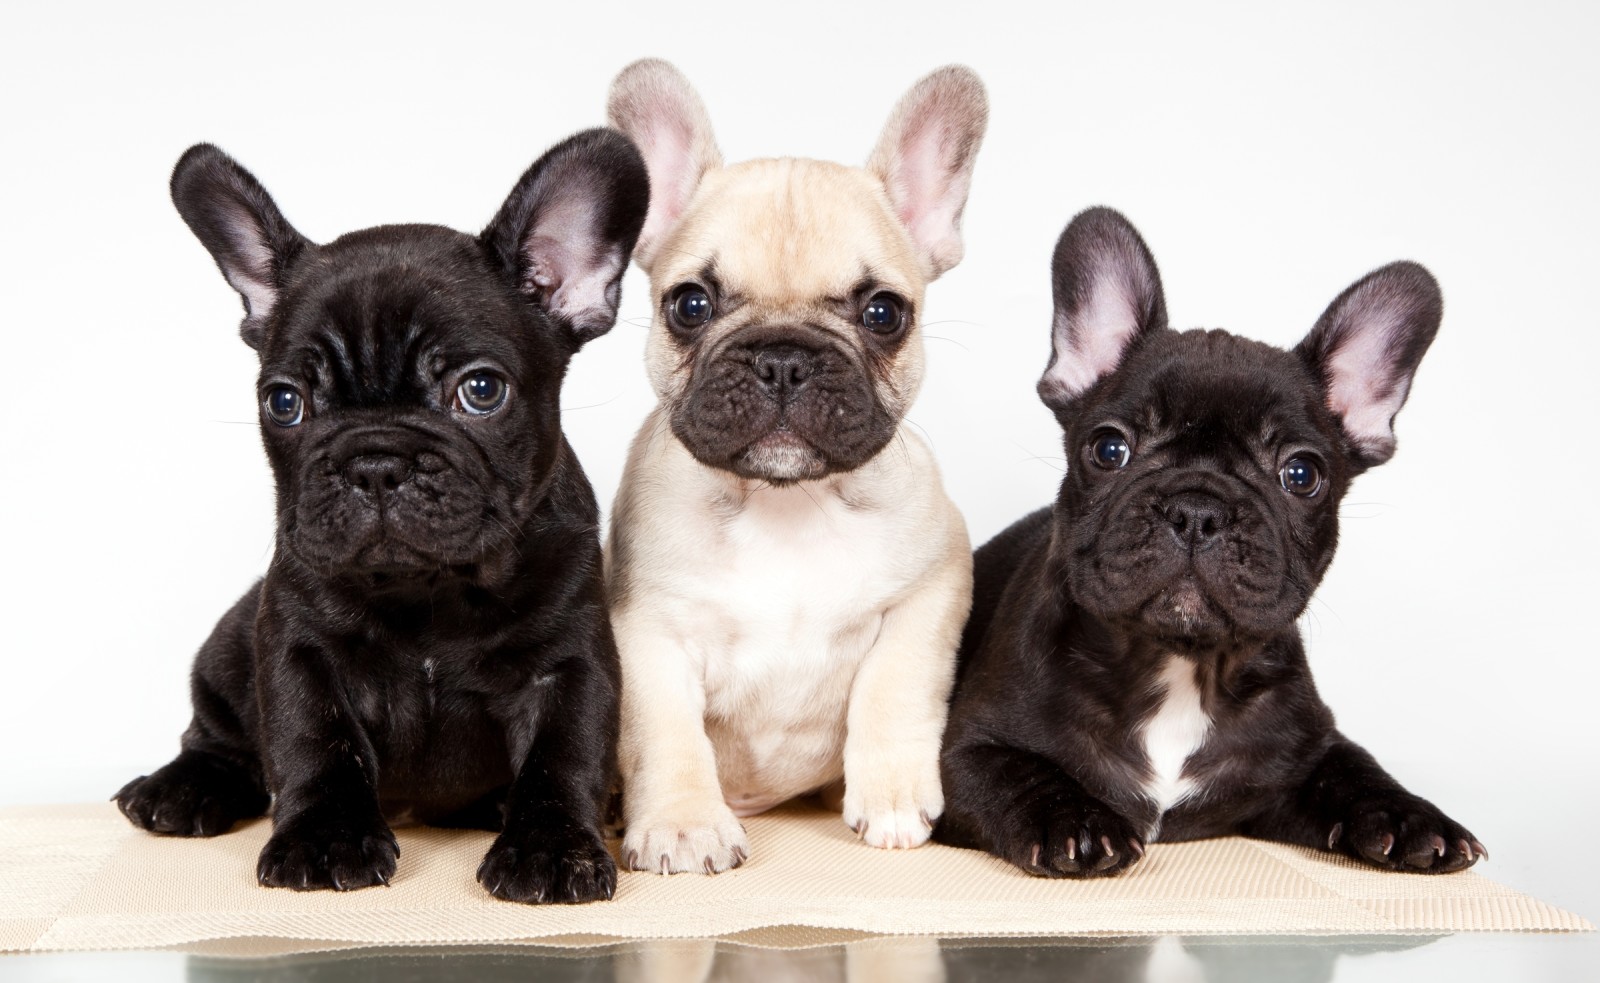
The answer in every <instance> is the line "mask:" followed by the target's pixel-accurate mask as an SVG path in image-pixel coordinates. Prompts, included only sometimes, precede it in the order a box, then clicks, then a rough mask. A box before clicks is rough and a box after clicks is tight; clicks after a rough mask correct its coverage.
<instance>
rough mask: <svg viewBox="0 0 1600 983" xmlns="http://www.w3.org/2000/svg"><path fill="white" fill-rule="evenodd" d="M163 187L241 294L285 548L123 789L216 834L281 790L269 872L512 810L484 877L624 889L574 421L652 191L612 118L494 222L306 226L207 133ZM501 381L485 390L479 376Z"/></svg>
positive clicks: (598, 593)
mask: <svg viewBox="0 0 1600 983" xmlns="http://www.w3.org/2000/svg"><path fill="white" fill-rule="evenodd" d="M172 187H173V198H174V201H175V203H176V204H177V206H178V209H179V211H180V213H181V214H182V215H183V217H184V219H185V221H187V222H188V224H189V225H190V227H191V228H192V229H193V230H194V231H195V233H196V235H197V236H198V237H199V238H200V240H201V241H202V242H203V243H204V244H205V245H206V246H207V248H208V249H210V250H211V252H212V254H213V256H214V258H216V260H217V263H218V265H219V266H220V267H221V268H222V271H223V273H224V275H225V276H226V277H227V279H228V281H229V282H230V283H232V284H233V285H234V286H235V287H236V288H237V289H239V291H240V293H241V294H242V295H243V296H244V298H245V303H246V319H245V324H244V328H243V332H244V335H245V338H246V340H247V341H249V342H250V343H251V344H252V346H253V347H255V348H256V349H257V350H258V351H259V353H260V356H261V375H260V383H259V385H260V390H261V396H262V398H263V401H264V402H265V401H266V400H267V398H268V397H269V396H270V395H271V394H272V393H273V392H274V391H275V390H279V389H283V388H288V389H292V390H293V391H294V392H295V394H296V396H297V398H298V399H299V401H300V403H299V405H302V406H303V408H304V412H303V419H301V421H300V422H299V423H297V424H293V425H287V426H285V425H281V424H279V423H277V422H273V420H272V419H271V418H270V416H268V415H267V414H266V413H265V412H264V414H263V419H262V424H261V428H262V436H263V439H264V441H265V444H266V449H267V455H268V458H269V459H270V461H271V464H272V469H273V473H274V476H275V478H276V481H277V503H278V505H277V508H278V531H277V543H276V548H275V551H274V554H273V558H272V561H271V564H270V566H269V569H268V572H267V575H266V577H265V579H264V580H263V581H261V582H260V583H258V584H257V585H256V586H254V587H252V588H251V589H250V591H249V592H248V593H247V594H246V595H245V596H244V597H243V598H242V599H241V600H240V601H239V602H238V603H237V604H236V605H235V606H234V607H233V609H232V610H230V611H229V612H228V613H227V614H226V615H224V616H223V618H222V620H221V622H220V623H219V624H218V625H217V627H216V630H215V631H214V632H213V633H212V636H211V638H210V639H209V640H208V641H207V642H206V643H205V645H204V646H203V647H202V648H201V650H200V653H199V655H198V657H197V658H196V660H195V666H194V671H193V675H192V680H191V690H192V698H193V703H194V718H193V721H192V723H191V724H190V726H189V729H188V730H187V731H186V732H185V733H184V735H183V738H182V752H181V753H180V754H179V755H178V757H177V758H176V759H174V760H173V761H172V762H171V763H169V764H167V765H166V766H165V767H163V768H161V769H159V770H158V771H156V772H155V773H154V774H152V775H149V776H144V777H140V778H137V779H135V780H133V781H132V782H129V783H128V784H127V786H125V787H124V788H123V789H122V790H121V791H120V792H118V793H117V795H116V800H117V803H118V805H119V806H120V807H121V809H122V811H123V812H124V813H125V814H126V815H127V817H128V818H129V819H130V820H131V821H132V822H133V823H134V824H135V825H138V826H140V827H143V828H144V829H147V830H151V831H153V832H157V833H166V834H173V835H183V836H214V835H217V834H219V833H224V832H226V831H227V830H228V829H229V828H230V827H232V826H233V825H234V824H235V823H236V822H238V821H240V820H243V819H249V818H252V817H255V816H259V815H261V814H262V813H264V812H265V811H266V810H267V809H268V806H269V804H270V806H271V810H272V817H273V834H272V837H271V839H270V840H269V841H268V843H267V845H266V847H265V849H264V850H263V851H262V854H261V858H260V864H259V868H258V877H259V880H260V882H261V883H262V884H265V885H271V886H280V887H291V888H297V889H314V888H334V889H338V890H349V889H353V888H360V887H366V886H369V885H373V884H380V883H381V884H387V883H388V882H389V880H390V878H391V877H392V876H393V875H394V873H395V869H396V861H397V857H398V853H399V851H398V847H397V844H396V841H395V838H394V836H393V834H392V833H391V831H390V824H391V823H399V822H422V823H429V824H433V825H440V826H461V827H473V828H482V829H488V830H492V831H494V832H496V833H498V834H499V836H498V838H497V839H496V840H495V842H494V844H493V846H492V847H491V848H490V850H489V852H488V855H487V856H486V857H485V858H484V860H483V863H482V866H481V867H480V869H479V871H478V879H479V880H480V881H481V882H482V883H483V885H484V886H485V887H486V888H487V889H488V890H489V891H491V892H492V893H494V894H495V895H496V896H498V897H501V898H505V899H508V900H512V901H521V902H583V901H590V900H594V899H599V898H607V897H610V896H611V893H612V891H613V890H614V887H615V881H616V871H615V865H614V864H613V862H612V860H611V857H610V855H609V854H608V852H607V851H606V848H605V845H604V842H603V840H602V819H603V817H602V810H603V808H604V806H605V802H606V797H607V795H608V794H609V791H610V788H611V783H612V779H613V764H614V762H613V758H614V754H615V742H616V732H617V712H618V688H619V675H620V670H619V665H618V660H617V653H616V647H615V643H614V642H613V640H612V636H611V628H610V623H609V621H608V619H607V616H606V610H605V596H604V584H603V580H602V569H601V558H600V545H599V539H598V526H599V510H598V508H597V506H596V502H595V497H594V493H593V491H592V489H591V488H590V486H589V483H588V481H587V479H586V478H585V477H584V473H583V470H582V468H581V467H580V466H579V464H578V461H577V459H576V458H575V457H574V455H573V452H572V448H571V447H570V446H569V445H568V443H567V441H566V439H565V437H564V436H563V434H562V432H561V420H560V409H559V400H560V392H561V383H562V378H563V376H564V374H565V371H566V367H567V363H568V361H569V359H570V358H571V356H572V355H573V354H574V353H575V352H576V351H577V350H578V348H579V347H580V346H581V345H582V344H583V343H584V342H585V341H586V340H588V339H589V338H592V337H594V336H596V335H597V334H600V333H603V332H604V331H605V330H606V329H608V328H609V327H610V326H611V324H612V323H613V322H614V320H615V317H616V303H617V289H618V284H619V283H620V280H621V276H622V272H623V270H624V269H625V268H626V265H627V261H628V257H629V254H630V253H631V250H632V248H633V244H634V240H635V239H636V237H637V236H638V233H639V229H640V226H641V225H642V223H643V221H644V215H645V210H646V205H647V201H648V184H647V178H646V173H645V168H644V164H643V161H642V160H641V159H640V157H639V155H638V152H637V151H636V150H635V149H634V147H633V145H632V144H631V143H629V142H628V140H627V139H626V138H624V137H622V136H621V135H620V134H617V133H614V132H611V131H606V130H592V131H588V132H585V133H581V134H578V135H577V136H575V137H572V138H571V139H569V140H567V141H566V142H564V143H562V144H560V145H558V146H557V147H555V148H553V149H552V150H551V151H550V152H549V153H547V154H546V155H545V156H544V157H543V158H541V159H540V160H539V161H538V162H537V163H536V164H535V165H534V166H533V167H532V168H530V169H529V171H528V172H527V173H526V174H525V175H524V176H523V178H522V179H521V181H519V182H518V185H517V187H516V188H515V190H513V192H512V194H511V196H510V198H509V199H508V200H507V202H506V205H505V206H504V207H503V208H502V209H501V211H500V214H499V215H498V216H496V218H495V219H494V221H493V222H492V223H491V224H490V226H489V227H488V229H486V230H485V232H484V233H483V234H482V235H481V236H478V237H472V236H468V235H464V234H462V233H459V232H455V231H452V230H449V229H445V228H440V227H436V226H424V225H397V226H383V227H379V228H374V229H368V230H364V231H361V232H354V233H351V234H349V235H346V236H343V237H341V238H339V239H338V240H336V241H334V242H332V243H329V244H327V245H315V244H312V243H311V242H309V241H307V240H306V239H304V238H303V237H302V236H300V235H299V234H298V233H297V232H295V231H294V230H293V228H292V227H290V226H289V224H288V223H287V222H286V221H285V220H284V219H283V217H282V215H281V214H280V213H279V211H278V209H277V207H276V206H275V205H274V204H273V203H272V200H271V199H270V198H269V197H268V196H267V194H266V192H265V191H264V190H263V189H262V188H261V185H260V184H259V183H258V182H256V180H255V179H254V178H253V177H251V176H250V175H249V174H248V173H247V172H246V171H244V170H243V169H242V168H241V167H239V165H237V164H236V163H234V162H233V161H232V160H231V159H229V158H228V157H227V156H226V155H224V154H223V153H222V152H221V151H220V150H217V149H216V148H215V147H211V146H207V145H201V146H197V147H195V148H193V149H191V150H190V151H189V152H188V153H186V154H185V155H184V156H183V158H182V159H181V160H180V161H179V163H178V166H177V169H176V171H175V173H174V175H173V182H172ZM481 375H488V376H492V377H493V378H494V379H497V380H499V383H500V384H502V385H504V387H505V392H506V395H505V398H504V401H503V403H502V404H501V405H499V406H498V407H497V408H495V409H493V410H492V411H490V412H487V413H481V414H479V413H473V412H469V408H468V406H467V405H465V404H464V403H463V396H462V395H461V392H462V391H463V390H462V386H463V385H464V380H466V379H468V378H471V377H473V376H481Z"/></svg>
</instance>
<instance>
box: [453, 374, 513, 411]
mask: <svg viewBox="0 0 1600 983" xmlns="http://www.w3.org/2000/svg"><path fill="white" fill-rule="evenodd" d="M510 392H511V387H510V386H508V385H506V381H505V380H504V379H502V378H500V377H499V376H497V375H495V374H494V373H493V372H474V373H472V374H471V375H469V376H467V377H466V378H465V379H463V380H461V385H459V386H457V387H456V405H457V406H459V407H460V408H461V409H462V410H463V411H465V412H467V413H470V414H471V415H473V416H486V415H488V414H490V413H493V412H494V411H495V410H497V409H499V408H500V407H502V406H504V405H505V402H506V396H507V395H508V394H509V393H510Z"/></svg>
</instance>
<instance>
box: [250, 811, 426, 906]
mask: <svg viewBox="0 0 1600 983" xmlns="http://www.w3.org/2000/svg"><path fill="white" fill-rule="evenodd" d="M399 857H400V845H399V844H398V843H396V842H395V838H394V834H393V833H391V832H390V831H389V827H388V826H386V825H384V823H383V820H382V819H378V818H373V819H368V820H364V821H362V820H352V819H350V818H348V817H347V816H344V815H339V814H336V813H332V812H320V811H319V812H317V813H314V814H313V813H306V814H302V815H300V816H296V817H294V818H292V819H289V820H285V821H280V822H277V823H275V824H274V829H273V833H272V838H271V839H269V840H268V841H267V845H266V846H265V847H264V848H262V850H261V861H260V863H258V864H257V865H256V879H257V880H259V881H260V882H261V884H262V885H263V886H265V887H287V888H293V889H294V890H296V891H316V890H322V889H325V888H332V889H333V890H335V891H354V890H356V889H358V888H363V887H371V886H373V885H374V884H384V885H387V884H388V883H389V880H390V878H392V877H394V870H395V863H396V861H397V860H398V859H399Z"/></svg>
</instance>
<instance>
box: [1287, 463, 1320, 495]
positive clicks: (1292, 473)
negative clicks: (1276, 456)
mask: <svg viewBox="0 0 1600 983" xmlns="http://www.w3.org/2000/svg"><path fill="white" fill-rule="evenodd" d="M1278 481H1279V483H1281V484H1282V485H1283V490H1284V491H1286V492H1288V493H1289V494H1291V495H1296V496H1299V497H1300V498H1311V497H1313V496H1315V495H1316V494H1317V492H1319V491H1321V490H1322V469H1321V468H1319V467H1317V462H1315V461H1313V460H1311V459H1310V458H1305V457H1291V458H1289V460H1288V462H1287V463H1285V464H1284V466H1283V467H1282V468H1280V469H1279V470H1278Z"/></svg>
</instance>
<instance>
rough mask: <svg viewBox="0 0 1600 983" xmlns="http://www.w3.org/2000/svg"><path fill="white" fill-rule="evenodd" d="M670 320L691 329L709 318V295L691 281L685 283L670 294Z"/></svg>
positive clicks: (702, 324) (685, 328) (701, 324)
mask: <svg viewBox="0 0 1600 983" xmlns="http://www.w3.org/2000/svg"><path fill="white" fill-rule="evenodd" d="M671 310H672V320H673V322H674V323H675V324H676V325H677V326H678V327H680V328H683V329H684V330H687V331H693V330H694V329H695V328H702V327H705V324H706V322H707V321H709V320H711V313H712V310H711V295H710V294H708V293H706V292H705V291H704V290H702V289H701V288H699V287H697V286H695V285H694V284H692V283H685V284H683V285H682V286H680V287H679V288H678V289H677V290H675V291H673V294H672V305H671Z"/></svg>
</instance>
